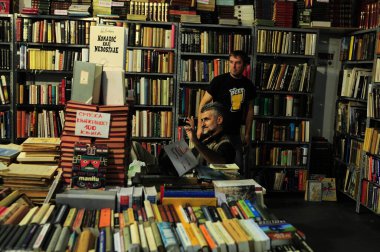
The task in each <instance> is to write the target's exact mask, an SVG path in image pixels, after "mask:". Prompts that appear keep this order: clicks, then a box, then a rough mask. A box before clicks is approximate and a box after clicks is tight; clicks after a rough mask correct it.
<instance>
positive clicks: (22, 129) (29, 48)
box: [13, 14, 96, 143]
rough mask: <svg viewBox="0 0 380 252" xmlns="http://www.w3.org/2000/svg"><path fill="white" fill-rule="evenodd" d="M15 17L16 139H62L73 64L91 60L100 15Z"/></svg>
mask: <svg viewBox="0 0 380 252" xmlns="http://www.w3.org/2000/svg"><path fill="white" fill-rule="evenodd" d="M14 19H15V22H14V26H13V27H14V30H15V33H16V34H15V43H14V44H15V50H16V51H17V54H14V61H15V62H16V64H15V68H14V69H15V70H14V79H15V83H17V84H15V85H13V99H14V116H13V122H14V125H15V127H14V128H15V130H16V131H15V133H14V136H13V141H14V142H16V143H20V142H22V141H23V140H25V139H26V138H27V137H31V136H34V137H59V136H60V134H61V132H62V128H63V121H64V114H63V109H64V106H65V104H66V101H67V100H69V99H70V96H71V92H70V91H71V78H72V70H73V64H74V61H75V60H86V61H87V60H88V44H89V34H90V33H89V31H90V26H91V25H95V24H96V19H95V18H76V17H68V16H50V15H39V16H34V15H23V14H15V15H14Z"/></svg>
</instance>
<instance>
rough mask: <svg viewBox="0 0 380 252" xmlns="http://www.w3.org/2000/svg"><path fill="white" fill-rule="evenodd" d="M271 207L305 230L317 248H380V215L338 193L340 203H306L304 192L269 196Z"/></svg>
mask: <svg viewBox="0 0 380 252" xmlns="http://www.w3.org/2000/svg"><path fill="white" fill-rule="evenodd" d="M265 203H266V205H267V207H268V210H269V211H270V212H271V213H273V214H274V215H275V216H276V217H277V218H279V219H285V220H286V221H288V222H289V223H291V224H293V225H294V226H295V227H297V228H298V229H300V230H301V231H303V232H304V233H305V235H306V241H307V243H308V244H309V245H310V247H311V248H313V249H314V251H317V252H318V251H323V252H324V251H334V252H339V251H345V252H349V251H380V248H379V247H380V216H377V215H376V214H374V213H373V212H369V211H368V210H367V209H364V208H363V207H362V208H361V211H360V214H358V213H356V212H355V204H354V201H353V200H351V199H349V198H347V196H345V195H338V201H337V202H306V201H304V200H303V197H302V196H301V195H291V196H287V195H267V196H266V198H265Z"/></svg>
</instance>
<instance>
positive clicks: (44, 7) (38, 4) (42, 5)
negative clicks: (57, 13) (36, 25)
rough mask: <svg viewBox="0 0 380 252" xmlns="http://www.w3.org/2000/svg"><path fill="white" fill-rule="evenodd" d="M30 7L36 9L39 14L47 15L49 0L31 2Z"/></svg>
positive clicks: (33, 0)
mask: <svg viewBox="0 0 380 252" xmlns="http://www.w3.org/2000/svg"><path fill="white" fill-rule="evenodd" d="M32 7H33V8H36V9H38V11H39V14H43V15H49V13H50V0H32Z"/></svg>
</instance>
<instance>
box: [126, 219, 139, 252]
mask: <svg viewBox="0 0 380 252" xmlns="http://www.w3.org/2000/svg"><path fill="white" fill-rule="evenodd" d="M129 227H130V230H131V246H130V247H129V252H140V246H141V242H140V234H139V227H138V224H137V222H134V223H132V224H131V225H130V226H129Z"/></svg>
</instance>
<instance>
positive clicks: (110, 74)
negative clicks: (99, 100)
mask: <svg viewBox="0 0 380 252" xmlns="http://www.w3.org/2000/svg"><path fill="white" fill-rule="evenodd" d="M124 74H125V72H124V70H120V69H117V68H113V69H109V68H108V69H104V70H103V74H102V91H103V92H102V93H103V103H104V105H122V106H123V105H125V102H126V98H125V93H126V90H125V82H124V81H125V78H124Z"/></svg>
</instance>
